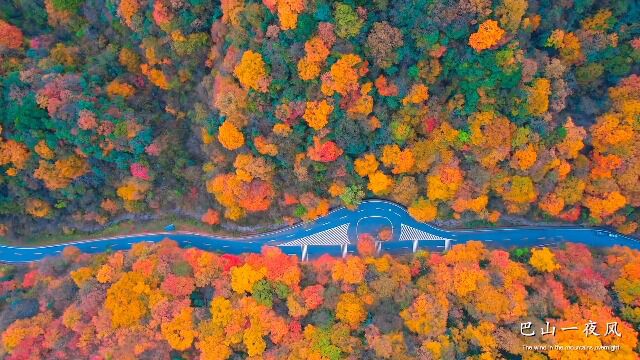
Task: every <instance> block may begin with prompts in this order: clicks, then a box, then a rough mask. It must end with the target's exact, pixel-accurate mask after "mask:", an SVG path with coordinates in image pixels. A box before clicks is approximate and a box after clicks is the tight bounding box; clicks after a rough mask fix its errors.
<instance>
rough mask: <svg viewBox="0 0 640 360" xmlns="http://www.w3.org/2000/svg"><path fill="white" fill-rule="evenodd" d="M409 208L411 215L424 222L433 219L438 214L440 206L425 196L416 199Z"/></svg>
mask: <svg viewBox="0 0 640 360" xmlns="http://www.w3.org/2000/svg"><path fill="white" fill-rule="evenodd" d="M407 210H408V211H409V215H411V216H412V217H413V218H414V219H416V220H418V221H422V222H429V221H433V220H435V219H436V216H437V215H438V208H436V207H435V205H433V203H431V202H430V201H429V200H427V199H425V198H419V199H418V200H416V201H414V202H413V204H411V206H409V208H408V209H407Z"/></svg>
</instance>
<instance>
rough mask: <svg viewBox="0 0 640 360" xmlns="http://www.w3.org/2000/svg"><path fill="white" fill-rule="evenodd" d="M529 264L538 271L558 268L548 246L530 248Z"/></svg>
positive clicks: (549, 270)
mask: <svg viewBox="0 0 640 360" xmlns="http://www.w3.org/2000/svg"><path fill="white" fill-rule="evenodd" d="M529 264H531V266H533V267H534V268H535V269H536V270H538V271H540V272H552V271H554V270H557V269H559V268H560V265H558V264H557V263H556V260H555V255H554V254H553V253H552V252H551V251H550V250H549V249H548V248H546V247H545V248H541V249H531V259H529Z"/></svg>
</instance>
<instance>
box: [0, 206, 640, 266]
mask: <svg viewBox="0 0 640 360" xmlns="http://www.w3.org/2000/svg"><path fill="white" fill-rule="evenodd" d="M383 227H387V228H390V229H392V238H391V239H390V240H389V241H385V242H379V243H378V247H379V250H380V251H384V252H392V253H397V252H410V251H415V250H416V249H418V248H425V249H427V250H431V251H445V250H447V249H449V248H450V247H451V246H452V245H455V244H462V243H465V242H467V241H471V240H480V241H484V242H486V243H487V245H488V246H490V247H511V246H517V247H536V246H557V245H560V244H562V243H565V242H579V243H584V244H586V245H588V246H594V247H608V246H614V245H621V246H628V247H630V248H633V249H640V241H639V240H637V239H635V238H631V237H628V236H624V235H622V234H619V233H615V232H611V231H609V230H605V229H601V228H584V227H539V228H538V227H524V228H491V229H471V230H444V229H440V228H438V227H435V226H433V225H430V224H427V223H422V222H419V221H416V220H415V219H413V218H412V217H411V216H410V215H409V213H408V212H407V210H406V209H405V208H404V207H402V206H401V205H398V204H395V203H393V202H390V201H386V200H376V199H371V200H365V201H363V202H362V203H361V204H360V206H359V207H358V208H357V209H355V210H348V209H346V208H338V209H336V210H333V211H332V212H330V213H329V214H327V215H326V216H324V217H322V218H319V219H317V220H315V221H312V222H304V223H300V224H298V225H295V226H291V227H286V228H283V229H281V230H278V231H274V232H269V233H264V234H259V235H253V236H246V237H239V238H231V237H223V236H218V235H210V234H198V233H191V232H181V231H167V232H158V233H144V234H135V235H124V236H116V237H110V238H101V239H92V240H84V241H75V242H69V243H64V244H55V245H47V246H38V247H14V246H5V245H0V262H31V261H38V260H41V259H43V258H44V257H46V256H54V255H57V254H59V253H61V252H62V250H63V249H64V247H66V246H69V245H73V246H76V247H78V248H79V249H80V250H81V251H83V252H87V253H97V252H103V251H106V250H109V249H111V250H126V249H129V248H130V247H131V245H133V244H134V243H138V242H145V241H146V242H152V243H154V242H158V241H161V240H162V239H164V238H167V237H169V238H171V239H173V240H175V241H177V242H178V243H179V244H180V246H182V247H197V248H200V249H203V250H209V251H221V252H225V253H232V254H238V253H243V252H259V251H260V249H261V248H262V246H264V245H271V246H278V247H281V248H282V250H283V251H284V252H285V253H287V254H297V255H299V256H301V257H302V259H303V260H305V259H307V258H309V257H313V256H318V255H320V254H324V253H329V254H331V255H337V256H340V255H343V256H344V255H346V254H348V253H353V252H355V251H356V239H357V237H358V234H362V233H368V232H374V231H377V230H379V229H381V228H383Z"/></svg>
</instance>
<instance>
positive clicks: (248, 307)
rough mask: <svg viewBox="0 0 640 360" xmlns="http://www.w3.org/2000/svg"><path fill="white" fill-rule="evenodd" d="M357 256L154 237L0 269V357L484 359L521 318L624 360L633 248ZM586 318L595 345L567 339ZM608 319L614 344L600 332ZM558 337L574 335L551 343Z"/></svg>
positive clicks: (631, 317) (366, 250)
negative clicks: (205, 245)
mask: <svg viewBox="0 0 640 360" xmlns="http://www.w3.org/2000/svg"><path fill="white" fill-rule="evenodd" d="M372 244H373V237H372V236H371V235H368V234H364V235H362V236H361V239H360V243H359V245H358V248H359V250H360V251H361V253H362V255H360V256H351V255H350V256H348V257H347V258H346V259H339V258H338V259H337V258H331V257H329V256H327V255H325V256H322V257H320V258H316V259H313V260H312V261H310V262H305V263H301V262H300V261H299V259H298V257H297V256H288V255H285V254H283V253H282V252H281V250H280V249H278V248H270V247H265V248H263V249H262V253H261V254H241V255H229V254H223V255H221V254H217V253H210V252H206V251H203V250H199V249H195V248H190V249H181V248H180V247H178V245H177V243H176V242H174V241H172V240H169V239H165V240H163V241H161V242H159V243H157V244H147V243H140V244H135V245H134V246H133V248H132V249H131V250H129V251H116V252H113V253H110V254H98V255H89V254H82V253H81V252H80V251H79V250H78V249H76V248H67V249H65V251H64V252H63V254H62V255H61V256H60V257H57V258H52V259H47V260H45V261H42V262H38V263H34V264H31V265H3V266H2V267H0V274H1V275H2V276H3V280H2V282H0V293H1V294H2V300H0V301H1V302H0V304H1V305H2V307H1V308H0V314H1V315H2V317H1V318H2V333H1V336H0V339H1V341H0V349H1V351H2V352H3V353H4V354H5V356H6V357H7V358H8V359H20V358H29V357H35V358H51V357H70V358H91V357H95V356H101V357H106V358H126V357H128V356H131V355H135V356H136V357H141V358H162V357H163V356H165V355H167V354H169V353H171V352H172V351H175V352H174V353H180V354H181V356H182V357H190V358H214V359H230V358H233V357H247V356H249V357H253V358H265V359H271V358H281V357H283V358H289V357H292V358H297V357H300V356H302V357H304V358H322V357H325V358H349V357H354V358H367V357H377V358H394V359H405V358H406V359H409V358H418V357H420V356H428V357H430V358H439V357H449V356H450V357H452V358H464V357H468V356H472V355H473V354H476V355H478V354H479V356H481V358H499V357H500V356H503V355H506V354H508V355H509V356H519V354H520V353H521V351H522V350H521V349H522V347H523V345H526V344H529V343H530V341H531V339H529V338H527V337H524V336H520V335H519V333H518V331H519V330H520V327H519V325H518V326H517V329H515V330H514V329H513V326H514V325H513V324H514V323H515V324H519V323H520V322H521V321H523V320H522V319H525V320H526V321H527V322H528V321H531V322H532V323H533V324H536V326H533V327H532V329H535V330H536V332H537V333H538V334H537V335H536V337H534V338H533V340H536V341H538V340H539V338H538V337H539V336H542V335H540V334H539V329H540V327H544V324H545V323H546V321H549V322H550V325H551V326H556V327H557V329H556V338H555V340H556V341H557V342H558V343H559V344H563V345H565V346H566V345H580V344H582V343H584V342H585V341H588V342H589V343H590V344H593V345H596V346H597V345H615V346H620V348H619V350H618V351H617V352H616V354H617V355H618V357H619V358H625V359H626V358H628V359H633V358H635V357H636V356H637V353H636V352H635V351H637V350H636V347H637V345H638V339H637V330H635V329H634V327H635V326H637V325H638V324H639V323H640V318H639V317H638V315H637V314H638V311H639V309H640V303H639V302H638V297H637V291H636V290H634V289H635V288H637V284H638V282H640V275H639V274H640V273H639V272H638V269H639V268H640V263H639V262H638V259H639V258H640V256H639V255H640V254H638V253H637V251H633V250H629V249H626V248H613V249H608V250H606V251H604V252H591V251H590V250H589V249H588V248H586V247H585V246H583V245H580V244H568V245H567V248H566V249H548V248H541V249H533V250H531V252H530V253H529V255H528V256H523V255H522V254H527V253H526V252H524V253H523V252H517V251H514V252H511V253H509V252H506V251H504V250H490V249H487V248H485V247H484V246H483V245H482V243H479V242H470V243H468V244H466V245H456V246H454V247H453V248H452V249H451V250H450V251H449V252H447V253H444V254H442V253H426V252H420V253H418V254H415V255H412V256H404V257H393V256H390V255H382V256H375V251H374V248H373V245H372ZM41 301H46V302H47V304H48V306H38V302H41ZM463 312H464V313H466V316H464V317H461V316H460V314H462V313H463ZM589 320H593V321H594V322H596V326H597V333H599V335H600V336H595V335H591V336H588V337H585V335H584V334H583V333H582V331H581V330H582V328H583V327H584V326H585V324H587V322H588V321H589ZM611 322H616V323H617V331H618V332H619V333H621V336H616V335H615V334H607V335H605V330H606V329H605V327H606V323H611ZM570 326H578V327H579V331H576V332H575V333H573V332H572V333H569V334H568V333H567V332H566V331H560V330H559V329H560V327H570ZM573 354H581V352H577V351H576V352H573ZM550 358H553V359H562V358H564V357H562V354H561V353H558V354H557V355H551V357H550Z"/></svg>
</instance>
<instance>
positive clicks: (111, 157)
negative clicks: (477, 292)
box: [0, 0, 640, 238]
mask: <svg viewBox="0 0 640 360" xmlns="http://www.w3.org/2000/svg"><path fill="white" fill-rule="evenodd" d="M638 19H640V6H639V5H638V2H636V1H632V0H615V1H614V0H611V1H606V0H605V1H595V0H575V1H572V0H567V1H547V0H541V1H536V0H531V1H527V0H496V1H489V0H475V1H471V0H460V1H454V0H450V1H441V0H438V1H437V0H412V1H409V0H407V1H405V0H399V1H388V0H374V1H355V0H345V1H342V2H329V1H324V0H306V1H305V0H264V1H263V2H255V1H243V0H222V1H220V2H218V1H207V0H44V1H43V0H7V1H2V2H1V3H0V92H1V94H0V122H1V127H2V129H1V132H0V234H5V235H8V236H12V237H15V238H20V237H24V236H26V235H29V233H33V232H37V231H40V230H42V229H47V228H49V229H51V228H55V229H58V228H60V227H62V225H64V228H65V229H66V230H68V231H72V230H73V229H74V228H83V227H87V226H93V227H96V226H98V227H99V226H101V225H105V224H108V223H109V222H110V221H112V220H117V219H122V218H126V217H129V218H130V217H133V216H139V214H142V215H154V214H156V215H157V214H167V213H177V214H182V215H185V214H186V215H190V216H197V217H198V218H201V219H202V221H203V222H205V223H207V224H210V225H216V224H219V223H220V222H235V223H240V224H274V223H276V224H281V223H294V222H296V221H299V220H309V219H314V218H316V217H318V216H321V215H323V214H325V213H327V211H328V210H329V209H330V208H331V207H333V206H337V205H346V206H349V207H353V206H355V205H357V204H358V203H359V202H360V201H361V200H362V199H364V198H366V197H381V198H388V199H392V200H394V201H396V202H398V203H401V204H403V205H405V206H407V207H408V208H409V211H410V213H411V214H412V216H414V217H415V218H417V219H419V220H423V221H433V220H452V221H454V222H455V221H458V223H459V224H465V223H468V222H469V221H474V222H475V223H478V221H480V222H482V223H484V224H495V223H498V222H500V221H504V219H505V217H506V216H505V215H509V217H513V216H519V217H522V218H526V219H530V220H532V221H550V220H563V221H568V222H580V223H583V224H604V225H610V226H613V227H616V228H617V229H618V230H619V231H621V232H624V233H633V232H635V231H636V230H637V228H638V221H639V219H638V218H639V212H638V207H639V206H640V153H639V152H640V150H639V149H640V148H639V147H638V146H636V145H637V144H639V143H640V141H639V140H640V118H639V116H640V76H639V75H638V69H639V66H638V62H639V61H640V22H639V21H638Z"/></svg>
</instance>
